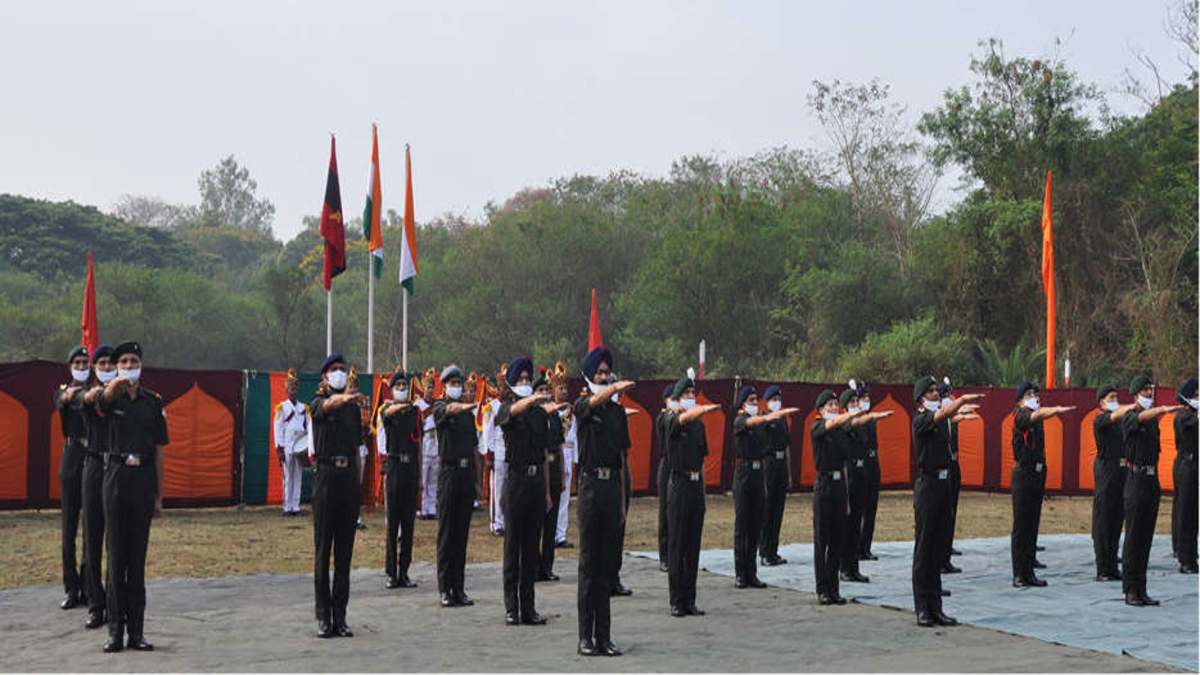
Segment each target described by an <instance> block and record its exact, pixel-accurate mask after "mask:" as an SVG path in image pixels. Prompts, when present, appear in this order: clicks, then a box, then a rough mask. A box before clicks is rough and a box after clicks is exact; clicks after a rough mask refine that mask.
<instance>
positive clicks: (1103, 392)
mask: <svg viewBox="0 0 1200 675" xmlns="http://www.w3.org/2000/svg"><path fill="white" fill-rule="evenodd" d="M1116 390H1117V385H1115V384H1113V383H1112V382H1105V383H1104V384H1102V385H1100V388H1099V389H1097V390H1096V400H1097V401H1102V400H1104V397H1105V396H1108V395H1109V394H1111V393H1113V392H1114V391H1116Z"/></svg>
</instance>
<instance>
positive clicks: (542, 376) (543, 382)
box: [533, 370, 550, 389]
mask: <svg viewBox="0 0 1200 675" xmlns="http://www.w3.org/2000/svg"><path fill="white" fill-rule="evenodd" d="M549 386H550V380H547V379H546V371H544V370H543V371H542V372H540V373H538V376H537V379H535V380H534V381H533V388H534V389H537V388H538V387H549Z"/></svg>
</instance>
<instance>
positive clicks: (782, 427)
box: [758, 384, 792, 567]
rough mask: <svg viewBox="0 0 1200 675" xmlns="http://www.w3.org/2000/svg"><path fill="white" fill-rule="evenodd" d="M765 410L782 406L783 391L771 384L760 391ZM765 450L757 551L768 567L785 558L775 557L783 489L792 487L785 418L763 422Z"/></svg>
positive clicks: (785, 491)
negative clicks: (762, 511)
mask: <svg viewBox="0 0 1200 675" xmlns="http://www.w3.org/2000/svg"><path fill="white" fill-rule="evenodd" d="M763 398H764V399H766V401H767V410H769V411H770V412H778V411H779V410H782V409H783V391H782V390H781V389H780V388H779V385H777V384H772V385H771V386H769V387H767V389H766V391H764V392H763ZM766 431H767V454H766V463H765V467H766V468H765V469H764V470H763V478H764V480H765V483H764V489H765V509H764V515H763V529H762V536H761V537H760V538H759V541H758V554H759V557H760V558H762V564H763V565H766V566H768V567H772V566H775V565H783V564H785V563H787V561H786V560H784V559H783V558H781V557H779V529H780V528H781V527H782V526H783V507H784V505H785V504H786V503H787V493H788V491H789V490H791V489H792V453H791V446H792V432H791V429H789V428H788V425H787V420H782V419H779V420H774V421H771V422H768V423H767V424H766Z"/></svg>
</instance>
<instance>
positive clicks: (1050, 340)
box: [1042, 171, 1055, 389]
mask: <svg viewBox="0 0 1200 675" xmlns="http://www.w3.org/2000/svg"><path fill="white" fill-rule="evenodd" d="M1052 178H1053V172H1050V171H1047V172H1046V200H1045V202H1044V203H1043V204H1042V287H1043V288H1044V289H1045V291H1046V386H1045V388H1046V389H1053V388H1054V323H1055V321H1054V319H1055V316H1054V314H1055V311H1054V310H1055V300H1054V219H1053V217H1052V215H1051V207H1050V183H1051V180H1052Z"/></svg>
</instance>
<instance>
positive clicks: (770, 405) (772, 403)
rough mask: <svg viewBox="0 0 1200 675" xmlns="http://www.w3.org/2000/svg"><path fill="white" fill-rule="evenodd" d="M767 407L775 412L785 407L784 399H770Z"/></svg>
mask: <svg viewBox="0 0 1200 675" xmlns="http://www.w3.org/2000/svg"><path fill="white" fill-rule="evenodd" d="M767 407H768V408H770V409H771V412H775V411H777V410H779V409H781V408H783V401H768V402H767Z"/></svg>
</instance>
